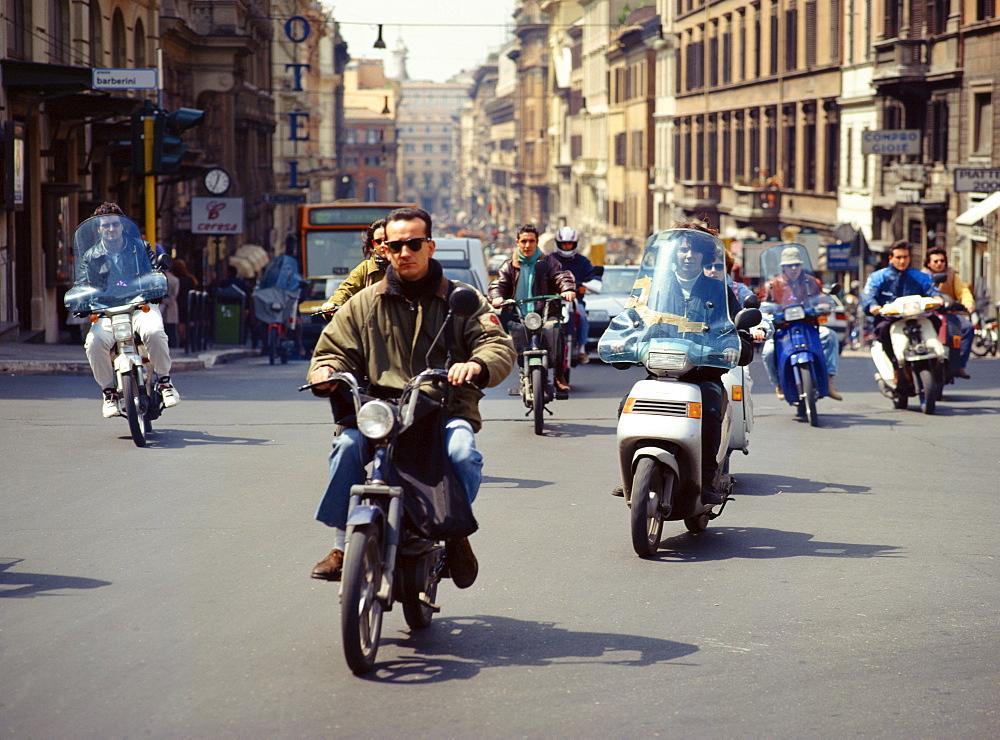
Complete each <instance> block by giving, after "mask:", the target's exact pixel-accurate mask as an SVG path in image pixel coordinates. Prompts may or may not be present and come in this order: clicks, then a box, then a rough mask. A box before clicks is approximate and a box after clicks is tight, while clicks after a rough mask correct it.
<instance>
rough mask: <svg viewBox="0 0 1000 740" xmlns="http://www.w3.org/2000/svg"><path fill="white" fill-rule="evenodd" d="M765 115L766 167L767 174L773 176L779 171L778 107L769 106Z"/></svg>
mask: <svg viewBox="0 0 1000 740" xmlns="http://www.w3.org/2000/svg"><path fill="white" fill-rule="evenodd" d="M764 117H765V118H766V119H767V120H766V122H765V124H764V125H765V126H766V127H767V130H766V142H765V146H766V147H767V151H766V152H765V154H764V156H765V157H766V159H765V160H764V168H765V169H766V170H767V175H766V176H767V177H772V176H773V175H775V174H777V172H778V109H777V108H775V107H773V106H772V107H771V108H768V109H767V110H766V111H764Z"/></svg>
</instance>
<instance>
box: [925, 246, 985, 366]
mask: <svg viewBox="0 0 1000 740" xmlns="http://www.w3.org/2000/svg"><path fill="white" fill-rule="evenodd" d="M923 271H924V272H925V273H927V274H928V275H934V274H935V273H938V272H943V273H945V274H946V275H947V276H948V279H947V280H945V281H944V282H943V283H941V284H939V285H938V286H937V289H938V290H939V291H941V292H942V293H943V294H944V295H946V296H947V297H948V298H950V299H951V300H950V302H949V305H950V304H952V303H955V302H958V303H961V304H962V305H963V306H964V307H965V310H966V312H967V313H964V314H963V313H956V314H954V316H955V318H956V319H957V320H958V325H959V327H960V332H961V337H962V346H961V351H960V353H959V363H960V366H959V369H958V371H957V372H956V373H955V375H957V376H958V377H960V378H969V377H971V376H970V375H969V371H968V370H966V369H965V366H966V365H968V364H969V354H970V353H971V352H972V340H973V339H974V338H975V336H976V328H975V327H974V326H973V325H972V321H970V320H969V314H971V313H972V312H973V311H975V310H976V299H975V298H973V297H972V291H971V290H969V286H968V285H967V284H966V283H965V282H964V281H963V280H962V278H960V277H959V276H958V272H956V271H955V270H954V269H953V268H951V267H948V253H947V252H946V251H945V250H944V249H942V248H941V247H931V248H930V249H928V250H927V257H926V258H925V259H924V270H923Z"/></svg>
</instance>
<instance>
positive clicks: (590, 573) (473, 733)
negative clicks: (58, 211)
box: [0, 357, 1000, 738]
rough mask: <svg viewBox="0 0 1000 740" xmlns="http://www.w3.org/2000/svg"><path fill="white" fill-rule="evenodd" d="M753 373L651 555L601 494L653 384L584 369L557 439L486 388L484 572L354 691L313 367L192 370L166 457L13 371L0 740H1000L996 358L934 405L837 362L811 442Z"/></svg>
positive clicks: (387, 634) (5, 434) (167, 438)
mask: <svg viewBox="0 0 1000 740" xmlns="http://www.w3.org/2000/svg"><path fill="white" fill-rule="evenodd" d="M761 370H762V369H761V368H760V367H756V368H755V370H754V374H755V376H756V378H757V380H758V385H757V390H756V391H755V399H756V412H757V415H756V422H757V426H756V428H755V429H754V432H753V434H752V438H751V443H750V444H751V454H750V455H749V456H747V457H743V456H738V457H734V459H733V463H732V470H733V473H734V475H736V476H737V479H738V480H737V488H736V493H737V498H736V499H735V500H734V501H733V502H732V503H731V504H730V505H729V506H728V507H727V509H726V511H725V513H724V515H723V516H722V517H720V518H719V519H717V520H715V521H714V522H712V524H711V525H710V528H709V530H708V531H707V532H706V533H704V534H702V535H691V534H687V533H686V532H685V531H684V528H683V524H681V523H679V522H673V523H667V524H666V525H665V531H664V537H665V540H664V543H663V545H662V547H661V549H660V552H659V554H658V556H657V557H655V558H652V559H650V560H640V559H639V558H637V557H636V556H635V555H634V554H633V552H632V549H631V545H630V542H629V534H628V510H627V508H626V507H625V505H624V503H623V502H622V500H621V499H618V498H613V497H611V496H610V495H608V494H609V492H610V490H611V488H612V487H613V486H614V485H616V483H617V475H618V473H617V468H616V462H615V452H614V425H615V424H614V414H615V410H616V408H617V405H618V401H619V399H620V397H621V395H622V394H623V393H624V392H625V390H626V389H627V388H628V386H629V385H630V384H631V382H633V381H634V380H636V379H638V378H639V377H640V373H639V371H627V372H620V371H616V370H613V369H611V368H609V367H607V366H604V365H599V364H591V365H587V366H584V367H581V368H578V369H577V371H576V373H575V375H574V377H573V385H574V393H573V397H572V399H571V400H569V401H565V402H558V403H556V404H555V406H554V412H555V413H554V415H553V416H552V417H551V419H550V421H549V424H548V426H547V429H548V432H547V434H546V435H545V436H544V437H536V436H535V435H534V434H532V429H531V422H530V420H529V419H528V418H525V417H523V416H522V413H523V407H521V406H520V400H519V399H517V398H512V397H508V396H507V394H506V388H507V387H509V386H510V385H512V383H510V382H508V383H506V384H504V385H503V386H501V387H500V388H498V389H495V390H493V391H491V393H490V394H489V395H488V397H487V399H486V400H485V401H484V402H483V404H482V410H483V412H484V416H485V418H486V420H487V422H486V426H485V428H484V431H483V432H482V433H481V434H480V435H479V445H480V447H481V449H482V450H483V451H484V454H485V456H486V467H485V470H484V473H485V480H484V483H483V487H482V489H481V491H480V494H479V498H478V500H477V502H476V515H477V517H478V519H479V522H480V526H481V529H480V531H479V532H478V533H477V534H476V535H475V536H474V537H473V544H474V546H475V548H476V551H477V554H478V555H479V559H480V565H481V570H480V576H479V580H478V581H477V582H476V584H475V585H474V586H473V587H472V588H470V589H468V590H465V591H459V590H457V589H455V588H454V587H453V586H452V585H451V584H450V583H447V582H446V583H445V584H443V585H442V587H441V589H440V591H439V596H438V601H439V602H440V603H441V604H442V607H443V608H442V611H441V614H440V615H438V616H436V617H435V619H434V623H433V624H432V626H431V628H430V629H428V630H426V631H424V632H420V633H411V632H410V631H409V630H408V628H407V627H406V625H405V622H404V620H403V617H402V613H401V610H400V609H399V608H397V609H395V610H394V611H393V612H391V613H389V614H387V615H386V618H385V624H384V627H383V643H382V648H381V650H380V652H379V657H378V660H379V662H378V667H377V670H376V671H375V672H374V673H373V674H372V675H371V676H369V677H366V678H363V679H362V678H357V677H354V676H353V675H352V674H351V673H350V671H349V670H348V669H347V667H346V665H345V663H344V660H343V655H342V651H341V646H340V638H339V613H338V605H337V587H336V586H335V585H332V584H327V583H323V582H318V581H314V580H311V579H310V578H309V570H310V569H311V567H312V565H313V564H314V563H315V562H316V561H317V560H318V559H320V557H322V556H323V555H325V553H326V552H327V551H328V550H329V548H330V547H331V546H332V545H331V540H330V534H329V531H328V530H327V529H326V528H325V527H323V526H321V525H319V524H318V523H316V522H314V521H312V514H313V511H314V509H315V506H316V504H317V502H318V499H319V496H320V493H321V491H322V489H323V486H324V485H325V480H326V474H327V473H326V465H325V456H326V453H327V450H328V443H329V414H328V411H327V407H326V405H325V403H324V402H323V401H319V400H316V399H314V398H312V397H311V396H308V397H307V394H298V393H296V392H295V388H296V386H297V384H298V383H299V382H301V379H302V377H303V375H304V372H305V365H304V364H302V363H297V364H292V365H289V366H286V367H281V366H276V367H270V366H268V365H267V364H266V361H263V362H261V361H260V360H256V359H255V360H245V361H242V362H238V363H235V364H230V365H226V366H223V367H220V368H216V369H213V370H206V371H199V372H190V373H185V374H183V375H178V376H177V378H176V380H177V382H178V386H179V389H180V391H181V393H182V395H183V397H184V402H183V403H182V404H181V405H180V406H178V407H177V408H176V409H173V410H170V411H168V412H166V413H165V415H164V417H163V419H162V420H161V423H160V424H158V425H157V432H156V433H155V434H154V436H153V438H152V441H151V443H150V444H149V446H148V447H147V448H145V449H138V448H136V447H135V446H134V445H133V444H132V442H131V440H130V439H129V438H128V431H127V427H126V424H125V422H124V420H122V419H113V420H104V419H101V418H100V416H99V406H100V402H99V398H98V389H97V386H96V385H95V384H94V383H93V381H92V380H91V379H89V378H84V377H38V376H34V377H10V376H7V377H0V455H2V457H0V459H2V460H3V461H4V462H3V476H2V481H3V506H2V508H0V532H2V535H0V599H2V600H0V668H2V676H3V684H2V685H3V689H2V691H0V736H2V737H12V738H13V737H37V738H45V737H95V738H96V737H109V736H117V737H136V736H152V737H265V736H266V737H320V736H322V737H387V736H399V735H403V734H404V733H405V734H406V735H409V736H416V737H420V736H430V735H437V736H447V737H609V736H610V737H631V736H639V735H660V736H665V737H679V738H685V737H692V738H694V737H698V738H702V737H777V738H803V737H824V738H825V737H847V736H865V737H940V736H947V737H970V738H971V737H990V736H996V735H997V734H998V732H1000V718H998V710H997V701H996V688H995V684H996V670H997V665H998V664H1000V646H998V637H997V635H998V634H1000V624H998V621H1000V620H998V610H997V606H996V604H997V593H998V592H997V576H998V573H1000V569H998V567H997V555H996V552H997V549H998V547H997V545H998V538H997V534H996V531H997V529H996V518H997V517H996V514H997V504H996V487H997V486H996V480H997V476H998V473H1000V464H998V456H997V452H996V450H997V439H998V435H997V428H998V427H997V414H998V412H1000V361H996V360H973V362H972V363H971V365H970V371H971V372H972V373H973V376H974V377H973V380H971V381H963V382H962V384H961V385H960V386H958V388H957V390H956V389H949V392H948V393H947V394H946V400H945V401H944V402H943V403H942V404H941V405H940V406H939V411H938V413H937V414H936V415H934V416H932V417H927V416H923V415H921V414H919V413H917V412H915V411H894V410H892V409H891V404H890V403H889V401H888V400H886V399H885V398H883V397H881V396H879V395H878V394H877V393H876V392H875V390H874V387H873V386H874V384H873V383H872V381H871V368H870V362H869V361H867V360H865V359H864V358H862V357H844V358H842V360H841V375H840V377H839V378H838V383H837V386H838V388H839V389H840V390H841V391H842V392H843V393H844V394H845V400H844V401H843V402H842V403H836V402H833V401H830V400H823V401H821V402H820V404H819V411H820V414H821V416H822V426H821V427H820V428H815V429H814V428H810V427H809V426H808V425H806V424H805V423H803V422H800V421H797V420H796V419H795V418H794V417H793V414H792V411H791V407H789V406H787V405H786V404H784V403H780V402H778V401H777V400H776V399H775V398H774V396H773V394H772V391H771V389H770V387H769V385H768V384H767V382H766V379H765V378H764V376H763V373H762V372H761ZM952 391H954V392H952Z"/></svg>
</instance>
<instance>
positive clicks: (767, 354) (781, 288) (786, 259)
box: [760, 247, 844, 401]
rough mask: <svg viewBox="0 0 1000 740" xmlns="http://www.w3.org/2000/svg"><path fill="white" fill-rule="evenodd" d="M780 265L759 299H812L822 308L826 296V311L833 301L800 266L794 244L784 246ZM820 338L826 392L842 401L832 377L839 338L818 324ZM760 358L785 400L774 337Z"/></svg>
mask: <svg viewBox="0 0 1000 740" xmlns="http://www.w3.org/2000/svg"><path fill="white" fill-rule="evenodd" d="M779 264H780V266H781V274H780V275H778V276H776V277H775V278H773V279H772V280H768V281H767V282H766V283H764V288H763V289H762V290H761V293H760V299H761V301H763V302H768V303H777V304H778V305H780V306H787V305H790V304H792V303H800V302H802V301H805V300H808V299H814V300H815V301H816V305H817V306H818V307H820V308H822V307H823V305H824V299H825V305H826V308H825V310H826V311H829V310H830V308H831V307H832V303H831V301H830V299H829V297H828V296H826V294H825V293H823V285H822V283H820V281H819V280H818V279H817V278H816V277H814V276H813V275H810V274H808V273H806V272H805V270H803V269H802V257H801V255H800V254H799V250H798V249H797V248H796V247H787V248H786V249H783V250H782V252H781V261H780V262H779ZM819 339H820V342H821V343H822V345H823V357H824V359H825V360H826V372H827V375H829V381H830V382H829V390H828V392H827V395H828V396H829V397H830V398H832V399H833V400H834V401H842V400H844V397H843V396H842V395H840V393H839V392H838V391H837V389H836V388H834V386H833V377H834V376H835V375H836V374H837V361H838V359H839V357H840V341H839V340H838V339H837V335H836V334H835V333H834V332H832V331H830V329H829V328H827V327H826V326H820V327H819ZM761 358H762V359H763V360H764V369H765V370H767V377H768V378H769V379H770V381H771V382H772V383H773V384H774V392H775V394H777V396H778V398H780V399H781V400H785V396H784V394H783V393H782V392H781V384H780V383H779V382H778V367H777V363H776V361H775V359H774V340H773V339H771V340H768V341H767V342H765V343H764V348H763V349H762V350H761Z"/></svg>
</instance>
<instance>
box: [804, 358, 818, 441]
mask: <svg viewBox="0 0 1000 740" xmlns="http://www.w3.org/2000/svg"><path fill="white" fill-rule="evenodd" d="M801 398H803V399H804V401H805V407H806V408H805V411H806V418H807V419H808V420H809V426H812V427H815V426H819V416H818V415H817V414H816V391H815V388H814V384H813V376H812V368H811V367H804V368H802V396H801Z"/></svg>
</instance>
